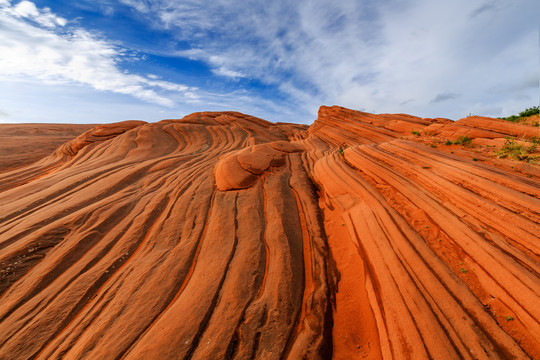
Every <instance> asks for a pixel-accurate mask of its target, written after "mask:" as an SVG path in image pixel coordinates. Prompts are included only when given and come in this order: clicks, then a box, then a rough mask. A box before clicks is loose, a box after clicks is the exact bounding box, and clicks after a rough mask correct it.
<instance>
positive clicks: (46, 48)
mask: <svg viewBox="0 0 540 360" xmlns="http://www.w3.org/2000/svg"><path fill="white" fill-rule="evenodd" d="M28 20H29V21H28ZM0 34H1V36H2V41H0V53H1V54H2V56H0V76H1V77H2V78H3V80H5V81H7V80H9V81H17V80H20V79H26V78H28V77H30V78H34V79H38V80H40V81H43V82H47V83H69V82H78V83H82V84H88V85H90V86H92V87H93V88H94V89H96V90H100V91H112V92H116V93H120V94H126V95H131V96H134V97H136V98H138V99H141V100H144V101H148V102H152V103H156V104H159V105H162V106H169V107H171V106H173V105H174V104H175V101H174V100H172V98H173V97H178V95H179V94H180V95H182V94H183V95H184V96H187V97H188V98H190V99H191V98H193V97H194V96H196V95H195V94H194V92H195V91H196V89H193V88H189V87H187V86H184V85H180V84H175V83H170V82H166V81H161V80H160V81H158V80H155V79H151V78H146V77H143V76H140V75H135V74H129V73H127V72H126V71H124V70H122V69H121V67H120V66H119V64H120V63H121V62H122V61H123V60H125V59H126V58H127V57H128V54H127V52H126V51H125V50H124V49H122V48H120V47H118V46H116V45H114V44H113V43H112V42H110V41H108V40H106V39H103V38H101V37H100V36H99V35H98V34H96V33H92V32H89V31H87V30H85V29H82V28H80V27H77V26H76V25H71V24H68V21H67V20H66V19H64V18H62V17H59V16H56V15H55V14H53V13H51V11H50V9H48V8H43V9H38V8H37V7H36V6H35V4H33V3H32V2H29V1H22V2H19V3H18V4H16V5H12V4H11V3H10V2H9V1H8V2H6V1H4V2H2V3H0ZM135 60H137V59H135Z"/></svg>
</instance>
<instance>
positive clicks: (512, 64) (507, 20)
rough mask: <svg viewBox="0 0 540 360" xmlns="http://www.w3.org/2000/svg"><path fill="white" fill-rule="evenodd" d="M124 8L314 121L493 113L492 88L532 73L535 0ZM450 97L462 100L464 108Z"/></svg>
mask: <svg viewBox="0 0 540 360" xmlns="http://www.w3.org/2000/svg"><path fill="white" fill-rule="evenodd" d="M122 1H123V2H124V3H125V4H128V5H131V6H133V8H135V9H138V10H140V11H143V12H144V13H145V16H146V17H147V18H149V19H150V18H151V19H154V26H156V27H158V28H160V29H168V30H170V31H171V32H174V33H175V34H176V36H177V39H178V40H179V41H181V42H183V43H185V42H187V43H189V45H190V46H191V50H187V51H185V50H184V51H182V52H181V54H183V55H184V56H190V57H192V58H195V59H198V60H201V61H205V62H206V63H207V64H209V65H210V66H211V67H212V68H213V71H214V73H215V74H221V75H223V71H221V69H227V71H229V72H230V74H242V75H244V76H245V77H246V78H252V79H257V80H260V81H262V82H264V83H267V84H276V85H277V86H278V87H279V89H280V90H281V91H283V92H285V93H286V94H287V95H288V96H289V101H290V102H296V103H301V102H302V101H304V99H309V100H311V101H310V104H309V105H308V107H309V108H310V112H311V113H312V114H314V113H315V111H316V107H315V108H313V106H312V104H313V103H318V104H321V103H325V104H329V103H330V104H331V103H337V104H341V105H344V106H350V107H355V108H360V107H362V108H366V109H367V110H368V111H375V112H392V111H395V112H411V113H415V114H418V115H425V116H449V117H450V116H460V115H463V114H466V113H467V111H468V109H469V108H470V107H473V106H475V104H477V103H481V104H484V105H485V108H495V107H494V106H492V105H494V104H499V108H500V103H501V102H504V101H506V100H505V97H504V96H491V91H490V90H489V89H491V88H494V87H497V86H501V84H508V83H511V82H512V81H514V80H513V79H514V78H516V77H517V78H520V77H521V72H522V71H524V70H526V71H528V70H529V69H530V68H531V67H532V68H536V67H537V66H538V64H537V61H536V59H537V58H538V56H537V53H536V47H537V46H536V43H535V42H534V37H537V32H538V29H537V25H536V24H537V21H536V18H535V16H536V15H535V14H537V13H538V12H539V11H540V4H539V3H538V2H537V1H536V0H523V1H521V2H520V3H519V4H518V3H512V2H506V3H503V2H497V1H496V0H494V1H487V2H486V1H469V0H456V1H451V2H445V3H441V2H433V1H428V0H408V1H392V0H384V1H378V2H372V1H357V0H343V1H339V2H336V1H329V0H313V1H298V2H291V1H285V0H276V1H272V2H265V3H263V2H259V1H254V0H248V1H244V2H237V1H232V0H215V1H212V2H206V1H204V2H200V1H182V2H181V4H178V2H177V1H173V0H144V1H143V0H122ZM495 10H496V11H495ZM487 13H489V14H490V16H489V17H486V16H481V15H484V14H487ZM468 15H469V16H468ZM517 18H519V19H521V20H520V22H519V24H518V23H516V22H515V21H513V20H511V19H517ZM531 41H533V42H531ZM524 44H528V45H527V46H528V47H529V48H528V49H526V48H524V46H523V45H524ZM518 48H519V49H518ZM515 51H520V52H515ZM509 52H513V54H514V55H513V56H512V57H509V56H508V53H509ZM216 58H218V59H219V62H216V61H215V59H216ZM434 93H435V94H437V93H438V94H441V97H439V98H438V99H437V97H436V98H435V99H434V98H433V94H434ZM445 93H447V94H457V93H461V94H462V96H461V97H460V106H450V105H449V103H450V102H449V101H443V100H449V99H450V98H449V97H445V96H444V94H445ZM505 96H506V98H508V97H510V94H508V93H507V94H505ZM526 101H530V99H529V100H525V99H524V100H523V105H525V102H526ZM492 115H496V114H492Z"/></svg>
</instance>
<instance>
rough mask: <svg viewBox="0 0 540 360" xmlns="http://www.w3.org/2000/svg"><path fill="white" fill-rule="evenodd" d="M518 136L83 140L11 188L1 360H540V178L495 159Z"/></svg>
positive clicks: (357, 132)
mask: <svg viewBox="0 0 540 360" xmlns="http://www.w3.org/2000/svg"><path fill="white" fill-rule="evenodd" d="M412 132H415V134H412ZM460 135H461V136H463V135H467V136H469V138H471V139H472V144H471V145H467V146H462V145H456V144H452V145H444V142H445V141H446V140H455V139H457V138H458V136H460ZM508 135H511V136H518V137H520V138H521V139H522V140H523V141H525V140H526V139H528V138H530V137H532V136H536V135H538V128H535V127H533V126H527V125H521V124H512V123H509V122H505V121H502V120H496V119H489V118H480V117H471V118H466V119H462V120H459V121H457V122H452V121H450V120H447V119H422V118H418V117H414V116H410V115H404V114H394V115H390V114H382V115H373V114H367V113H362V112H358V111H353V110H348V109H344V108H341V107H321V109H320V111H319V117H318V119H317V120H316V121H315V122H314V123H313V124H312V125H311V126H309V127H308V126H304V125H295V124H284V123H278V124H273V123H270V122H267V121H264V120H262V119H258V118H254V117H251V116H247V115H243V114H240V113H235V112H224V113H210V112H208V113H196V114H192V115H189V116H186V117H185V118H183V119H181V120H163V121H161V122H158V123H151V124H149V123H144V122H136V121H130V122H122V123H116V124H108V125H100V126H98V127H96V128H94V129H91V130H89V131H87V132H86V133H84V134H82V135H80V136H78V137H76V138H75V136H76V135H74V136H72V137H71V138H72V139H73V140H71V141H69V142H66V143H65V144H64V145H61V146H60V147H59V148H58V149H57V150H56V151H54V152H52V153H51V154H50V155H49V156H47V157H45V158H43V159H41V160H40V161H38V162H36V163H33V164H29V165H26V166H23V167H19V168H16V169H13V168H11V169H10V170H8V168H9V167H6V168H5V169H3V171H2V168H0V358H1V359H57V358H62V359H330V358H333V359H457V358H462V359H527V358H540V322H539V321H540V306H539V305H540V279H539V272H540V264H539V258H540V256H539V255H540V238H539V234H540V166H538V165H533V164H525V163H523V162H517V161H512V160H505V159H497V158H495V157H494V156H493V154H492V153H493V151H491V150H490V149H492V148H491V147H484V146H485V144H502V143H504V137H505V136H508ZM481 146H482V147H481Z"/></svg>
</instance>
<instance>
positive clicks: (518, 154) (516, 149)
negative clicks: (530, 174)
mask: <svg viewBox="0 0 540 360" xmlns="http://www.w3.org/2000/svg"><path fill="white" fill-rule="evenodd" d="M530 142H531V145H530V146H527V147H526V146H524V145H523V144H521V143H518V142H516V139H514V138H513V137H510V136H507V137H505V141H504V145H503V146H502V147H501V149H500V150H499V151H497V152H496V153H495V156H497V157H498V158H501V159H505V158H510V159H513V160H517V161H526V162H530V163H535V162H536V161H537V160H536V159H537V157H538V156H536V155H532V153H533V152H534V151H535V150H536V148H537V146H538V144H539V143H540V140H539V139H538V138H537V137H533V138H532V139H531V140H530Z"/></svg>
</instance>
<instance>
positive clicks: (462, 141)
mask: <svg viewBox="0 0 540 360" xmlns="http://www.w3.org/2000/svg"><path fill="white" fill-rule="evenodd" d="M471 141H472V139H471V138H470V137H469V136H468V135H460V136H458V138H457V140H456V141H454V144H456V145H470V144H471Z"/></svg>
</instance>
